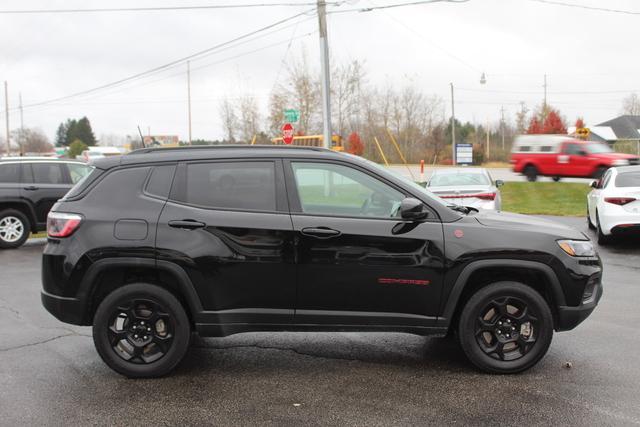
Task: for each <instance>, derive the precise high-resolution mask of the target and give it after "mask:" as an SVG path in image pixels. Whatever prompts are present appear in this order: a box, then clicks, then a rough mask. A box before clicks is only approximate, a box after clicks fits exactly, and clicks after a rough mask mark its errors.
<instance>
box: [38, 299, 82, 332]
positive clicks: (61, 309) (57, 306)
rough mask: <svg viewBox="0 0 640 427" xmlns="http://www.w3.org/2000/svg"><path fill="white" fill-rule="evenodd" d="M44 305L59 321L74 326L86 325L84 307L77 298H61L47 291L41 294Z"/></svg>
mask: <svg viewBox="0 0 640 427" xmlns="http://www.w3.org/2000/svg"><path fill="white" fill-rule="evenodd" d="M40 295H41V299H42V305H43V306H44V308H46V309H47V311H48V312H49V313H51V314H53V315H54V316H55V317H56V318H57V319H58V320H60V321H62V322H65V323H71V324H73V325H84V323H83V319H84V306H83V305H82V304H81V303H80V300H79V299H77V298H69V297H61V296H58V295H53V294H50V293H48V292H46V291H41V292H40Z"/></svg>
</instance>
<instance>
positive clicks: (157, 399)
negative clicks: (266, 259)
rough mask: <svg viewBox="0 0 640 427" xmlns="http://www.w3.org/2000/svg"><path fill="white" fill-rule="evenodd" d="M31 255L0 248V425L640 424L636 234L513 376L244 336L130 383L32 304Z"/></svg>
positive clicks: (319, 339)
mask: <svg viewBox="0 0 640 427" xmlns="http://www.w3.org/2000/svg"><path fill="white" fill-rule="evenodd" d="M557 220H559V221H562V222H567V223H569V224H571V225H574V226H576V227H577V228H580V229H582V230H583V231H585V232H587V230H586V222H585V221H584V220H583V219H581V218H580V219H578V218H557ZM590 236H592V237H593V234H590ZM41 252H42V242H41V241H35V242H31V243H30V244H29V245H28V246H25V247H23V248H21V249H18V250H6V251H1V252H0V425H3V426H4V425H6V426H15V425H63V424H64V425H87V424H92V425H94V424H95V425H140V424H145V425H156V424H160V425H178V424H179V425H202V424H216V425H238V424H242V425H255V424H269V425H305V426H312V425H367V426H375V425H385V426H389V425H417V424H433V425H449V424H463V425H478V424H491V425H516V424H519V425H522V424H527V425H529V424H532V425H555V424H563V425H580V426H582V425H638V424H640V366H639V365H638V360H639V359H640V331H639V329H638V326H639V325H640V310H639V309H638V306H639V305H640V280H638V277H639V273H640V241H639V240H635V241H627V242H622V243H618V244H615V245H612V246H611V247H610V248H609V247H608V248H600V253H601V256H602V258H603V260H604V264H605V273H604V286H605V293H604V297H603V299H602V301H601V303H600V305H599V307H598V308H597V309H596V311H595V312H594V314H593V315H592V316H591V317H590V318H588V319H587V320H586V321H585V322H584V323H583V324H581V325H580V326H579V327H578V328H577V329H576V330H574V331H570V332H563V333H559V334H555V336H554V339H553V343H552V344H551V349H550V351H549V353H548V355H547V356H546V357H545V358H544V359H543V360H542V361H541V362H540V363H539V364H538V365H537V366H535V367H534V368H532V369H530V370H529V371H527V372H525V373H523V374H520V375H513V376H495V375H487V374H483V373H481V372H479V371H477V370H476V369H474V368H473V367H472V366H471V365H470V364H469V363H468V362H467V361H466V360H465V358H464V356H463V354H462V352H461V350H460V349H459V348H458V346H457V345H456V343H455V342H454V341H451V340H447V339H436V338H424V337H418V336H412V335H408V334H391V333H376V334H361V333H331V334H330V333H251V334H241V335H235V336H231V337H226V338H215V339H211V338H208V339H198V340H196V341H195V343H194V345H193V347H192V348H191V349H190V351H189V353H188V355H187V357H186V359H185V360H184V361H183V363H182V364H181V365H180V366H179V368H178V369H177V371H175V372H174V373H173V374H172V375H170V376H168V377H165V378H161V379H154V380H129V379H126V378H123V377H121V376H119V375H118V374H116V373H115V372H113V371H111V370H110V369H109V368H107V367H106V365H105V364H104V363H103V362H102V361H101V360H100V358H99V356H98V354H97V353H96V351H95V350H94V347H93V341H92V339H91V337H90V333H91V330H90V328H87V327H73V326H69V325H66V324H63V323H60V322H58V321H57V320H56V319H54V318H53V317H52V316H51V315H49V314H48V313H47V312H46V311H45V310H44V309H43V308H42V306H41V304H40V295H39V291H40V254H41ZM569 366H570V367H569Z"/></svg>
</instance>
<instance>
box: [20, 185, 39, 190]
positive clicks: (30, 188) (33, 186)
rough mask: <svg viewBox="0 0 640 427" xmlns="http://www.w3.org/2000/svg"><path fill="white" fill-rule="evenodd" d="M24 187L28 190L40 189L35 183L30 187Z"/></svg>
mask: <svg viewBox="0 0 640 427" xmlns="http://www.w3.org/2000/svg"><path fill="white" fill-rule="evenodd" d="M24 189H25V190H27V191H36V190H39V189H40V187H36V186H35V185H30V186H28V187H24Z"/></svg>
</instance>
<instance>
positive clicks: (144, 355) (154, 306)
mask: <svg viewBox="0 0 640 427" xmlns="http://www.w3.org/2000/svg"><path fill="white" fill-rule="evenodd" d="M190 334H191V328H190V325H189V319H188V317H187V314H186V312H185V310H184V308H183V307H182V305H181V304H180V302H179V301H178V300H177V299H176V298H175V296H173V295H172V294H171V293H170V292H168V291H167V290H165V289H163V288H160V287H158V286H155V285H150V284H144V283H137V284H132V285H126V286H124V287H122V288H118V289H116V290H115V291H113V292H112V293H111V294H109V295H108V296H107V297H106V298H105V299H104V300H103V301H102V303H101V304H100V306H99V307H98V310H97V311H96V315H95V318H94V323H93V339H94V343H95V346H96V349H97V350H98V353H99V354H100V356H101V357H102V359H103V360H104V361H105V363H107V365H109V367H111V368H112V369H114V370H115V371H116V372H119V373H121V374H123V375H125V376H127V377H133V378H139V377H156V376H161V375H164V374H166V373H168V372H170V371H171V370H173V369H174V368H175V367H176V365H177V364H178V363H179V362H180V360H182V358H183V357H184V355H185V353H186V351H187V348H188V345H189V341H190Z"/></svg>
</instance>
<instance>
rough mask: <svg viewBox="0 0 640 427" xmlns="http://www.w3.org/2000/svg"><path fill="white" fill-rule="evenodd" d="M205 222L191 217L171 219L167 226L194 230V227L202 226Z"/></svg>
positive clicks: (204, 225)
mask: <svg viewBox="0 0 640 427" xmlns="http://www.w3.org/2000/svg"><path fill="white" fill-rule="evenodd" d="M206 226H207V224H205V223H204V222H200V221H196V220H193V219H183V220H177V219H176V220H173V221H169V227H173V228H184V229H186V230H195V229H196V228H204V227H206Z"/></svg>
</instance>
